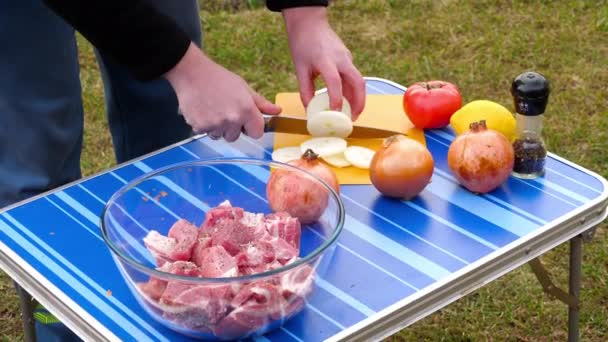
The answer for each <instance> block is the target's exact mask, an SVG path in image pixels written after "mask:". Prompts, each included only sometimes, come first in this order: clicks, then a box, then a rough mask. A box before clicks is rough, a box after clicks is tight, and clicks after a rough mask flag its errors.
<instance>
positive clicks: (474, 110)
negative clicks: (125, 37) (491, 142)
mask: <svg viewBox="0 0 608 342" xmlns="http://www.w3.org/2000/svg"><path fill="white" fill-rule="evenodd" d="M480 120H486V126H487V127H488V128H490V129H493V130H496V131H498V132H500V133H502V134H504V136H505V137H507V139H509V141H512V140H513V139H514V138H515V117H514V116H513V114H512V113H511V112H510V111H509V110H508V109H507V108H505V107H504V106H502V105H501V104H498V103H496V102H493V101H489V100H475V101H472V102H469V103H467V104H466V105H464V106H462V108H460V109H459V110H457V111H456V112H455V113H454V115H452V117H451V118H450V124H451V125H452V128H454V131H456V134H458V135H460V134H462V133H464V132H466V131H468V130H469V125H470V124H471V123H472V122H476V121H480Z"/></svg>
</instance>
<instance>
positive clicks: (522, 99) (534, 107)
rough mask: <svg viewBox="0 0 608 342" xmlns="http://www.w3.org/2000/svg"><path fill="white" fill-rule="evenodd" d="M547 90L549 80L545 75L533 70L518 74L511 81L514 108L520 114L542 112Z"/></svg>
mask: <svg viewBox="0 0 608 342" xmlns="http://www.w3.org/2000/svg"><path fill="white" fill-rule="evenodd" d="M549 92H550V88H549V81H548V80H547V79H546V78H545V76H543V75H541V74H539V73H537V72H534V71H527V72H524V73H522V74H520V75H518V76H517V77H515V78H514V79H513V82H512V83H511V95H513V102H514V104H515V110H516V111H517V113H519V114H522V115H527V116H534V115H540V114H542V113H544V112H545V108H546V107H547V101H548V100H549Z"/></svg>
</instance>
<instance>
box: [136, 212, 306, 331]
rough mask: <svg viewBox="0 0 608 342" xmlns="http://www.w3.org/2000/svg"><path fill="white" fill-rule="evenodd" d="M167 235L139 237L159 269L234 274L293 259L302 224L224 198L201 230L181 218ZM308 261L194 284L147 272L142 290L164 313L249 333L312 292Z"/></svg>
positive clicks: (191, 323) (185, 323)
mask: <svg viewBox="0 0 608 342" xmlns="http://www.w3.org/2000/svg"><path fill="white" fill-rule="evenodd" d="M167 235H168V236H166V237H165V236H163V235H161V234H159V233H158V232H156V231H150V233H149V234H148V235H147V236H146V237H145V238H144V243H145V245H146V247H147V248H148V250H149V251H150V253H151V254H152V255H153V256H154V257H155V258H156V260H157V263H158V265H159V266H161V267H159V268H157V269H159V270H161V271H164V272H168V273H172V274H176V275H183V276H191V277H206V278H220V277H237V276H245V275H252V274H258V273H262V272H266V271H270V270H274V269H277V268H280V267H283V266H284V265H287V264H290V263H293V262H295V261H296V260H298V258H299V254H300V239H301V226H300V222H299V221H298V219H296V218H293V217H291V216H290V215H289V214H287V213H284V212H279V213H274V214H269V215H264V214H256V213H250V212H245V211H244V210H243V209H242V208H235V207H232V205H231V204H230V202H228V201H225V202H223V203H222V204H220V205H219V206H217V207H215V208H212V209H211V210H209V211H208V212H207V214H206V217H205V221H204V222H203V224H202V225H201V227H200V228H198V229H197V227H196V226H194V225H192V224H191V223H190V222H188V221H186V220H184V219H180V220H178V221H177V222H175V224H173V226H172V227H171V229H170V230H169V232H168V234H167ZM313 282H314V270H313V269H312V267H310V266H308V265H302V266H299V267H298V268H296V269H293V270H290V271H288V272H286V273H281V274H278V275H276V276H273V277H272V279H269V278H265V280H259V281H254V282H249V283H231V284H225V285H224V284H204V283H201V284H197V283H196V282H181V281H168V282H167V281H164V280H161V279H157V278H154V277H151V278H150V280H149V281H148V282H146V283H140V284H138V286H139V289H140V290H141V291H142V293H143V294H144V296H145V298H146V299H148V301H149V302H150V304H151V305H153V306H155V307H156V308H158V309H160V310H161V312H162V315H163V317H165V318H166V319H168V320H171V321H172V322H174V323H175V324H178V325H180V326H182V327H185V328H189V329H193V330H197V331H200V332H208V333H212V334H215V335H217V336H218V337H220V338H221V339H232V338H237V337H240V336H243V335H248V334H250V333H253V332H255V331H257V330H259V329H261V328H263V327H264V326H266V325H267V324H269V323H270V322H271V321H275V320H281V319H285V318H288V317H290V316H292V315H293V314H294V313H296V312H299V310H300V309H301V308H302V307H303V306H304V305H305V298H306V296H307V295H308V294H309V293H310V291H312V286H313Z"/></svg>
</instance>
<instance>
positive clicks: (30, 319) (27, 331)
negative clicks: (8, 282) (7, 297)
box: [15, 282, 36, 342]
mask: <svg viewBox="0 0 608 342" xmlns="http://www.w3.org/2000/svg"><path fill="white" fill-rule="evenodd" d="M15 289H16V290H17V295H18V296H19V304H20V306H21V321H22V323H23V335H24V336H23V337H24V341H25V342H36V324H35V322H34V309H35V307H36V301H35V300H34V298H32V296H31V295H30V294H29V293H27V291H25V290H24V289H23V288H22V287H21V286H19V284H17V283H16V282H15Z"/></svg>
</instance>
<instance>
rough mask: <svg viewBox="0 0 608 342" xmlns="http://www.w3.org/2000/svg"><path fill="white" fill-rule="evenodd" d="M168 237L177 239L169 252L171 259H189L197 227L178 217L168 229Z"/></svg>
mask: <svg viewBox="0 0 608 342" xmlns="http://www.w3.org/2000/svg"><path fill="white" fill-rule="evenodd" d="M167 235H168V236H169V238H173V239H175V241H177V243H176V245H175V246H174V247H173V250H172V251H171V253H170V254H169V255H170V257H171V258H172V259H173V260H184V261H187V260H190V257H191V256H192V248H193V247H194V244H195V243H196V237H197V235H198V228H197V227H196V226H195V225H193V224H192V223H190V222H188V221H187V220H184V219H180V220H178V221H177V222H175V223H174V224H173V226H172V227H171V229H169V234H167Z"/></svg>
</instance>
